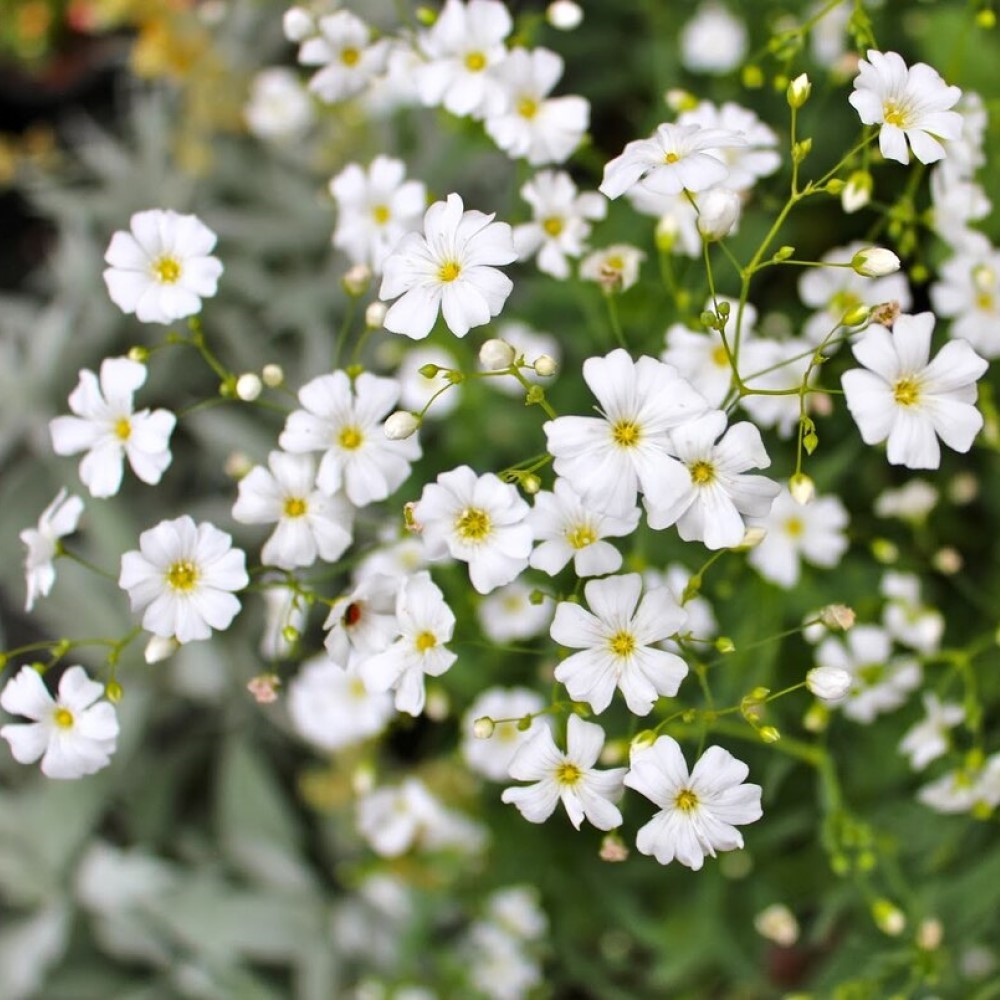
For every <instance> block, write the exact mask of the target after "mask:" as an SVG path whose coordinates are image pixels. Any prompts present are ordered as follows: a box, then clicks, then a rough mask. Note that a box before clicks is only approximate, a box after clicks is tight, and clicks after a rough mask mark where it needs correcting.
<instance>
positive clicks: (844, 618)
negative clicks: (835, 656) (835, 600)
mask: <svg viewBox="0 0 1000 1000" xmlns="http://www.w3.org/2000/svg"><path fill="white" fill-rule="evenodd" d="M854 618H855V615H854V611H853V609H851V608H849V607H848V606H847V605H846V604H828V605H827V606H826V607H825V608H823V610H822V611H821V612H820V613H819V620H820V621H821V622H822V623H823V624H824V625H825V626H826V627H827V628H828V629H830V631H831V632H837V631H840V632H846V631H847V630H848V629H849V628H853V627H854Z"/></svg>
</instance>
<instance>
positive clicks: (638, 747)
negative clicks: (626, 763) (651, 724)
mask: <svg viewBox="0 0 1000 1000" xmlns="http://www.w3.org/2000/svg"><path fill="white" fill-rule="evenodd" d="M655 742H656V733H654V732H653V730H652V729H643V730H642V732H639V733H636V734H635V736H633V737H632V742H631V743H630V744H629V752H630V753H640V752H641V751H643V750H646V749H648V748H649V747H651V746H652V745H653V744H654V743H655Z"/></svg>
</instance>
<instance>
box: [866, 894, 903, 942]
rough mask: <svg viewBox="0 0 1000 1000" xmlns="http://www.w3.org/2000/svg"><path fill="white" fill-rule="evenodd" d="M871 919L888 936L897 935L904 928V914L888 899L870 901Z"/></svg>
mask: <svg viewBox="0 0 1000 1000" xmlns="http://www.w3.org/2000/svg"><path fill="white" fill-rule="evenodd" d="M872 919H873V920H874V921H875V925H876V926H877V927H878V929H879V930H880V931H881V932H882V933H883V934H887V935H888V936H889V937H899V935H900V934H902V933H903V931H904V930H905V929H906V915H905V914H904V913H903V911H902V910H901V909H900V908H899V907H898V906H896V905H895V904H894V903H892V902H890V901H889V900H888V899H876V900H875V902H874V903H872Z"/></svg>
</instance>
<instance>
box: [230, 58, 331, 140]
mask: <svg viewBox="0 0 1000 1000" xmlns="http://www.w3.org/2000/svg"><path fill="white" fill-rule="evenodd" d="M243 117H244V119H245V120H246V123H247V127H248V128H249V129H250V131H251V132H253V134H254V135H255V136H257V137H258V138H259V139H268V140H270V141H272V142H289V141H291V140H294V139H298V138H301V137H302V136H303V135H304V134H305V132H306V131H307V130H308V129H309V126H310V125H311V124H312V122H313V117H314V115H313V105H312V100H311V99H310V97H309V94H308V93H307V92H306V90H305V88H304V87H303V86H302V84H301V83H300V82H299V78H298V75H297V74H296V73H295V72H294V71H293V70H290V69H288V67H286V66H269V67H268V68H267V69H263V70H261V71H260V72H259V73H258V74H257V75H256V76H255V77H254V78H253V80H252V81H251V83H250V100H249V101H248V102H247V105H246V107H245V108H244V109H243Z"/></svg>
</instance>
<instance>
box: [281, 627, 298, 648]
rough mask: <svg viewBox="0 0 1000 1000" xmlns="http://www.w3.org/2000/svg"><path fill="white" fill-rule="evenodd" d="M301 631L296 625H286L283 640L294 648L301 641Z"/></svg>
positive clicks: (282, 633)
mask: <svg viewBox="0 0 1000 1000" xmlns="http://www.w3.org/2000/svg"><path fill="white" fill-rule="evenodd" d="M299 635H300V633H299V630H298V629H297V628H296V627H295V626H294V625H286V626H285V627H284V628H283V629H282V630H281V638H282V639H284V640H285V642H287V643H288V644H289V645H290V646H294V645H295V643H297V642H298V641H299Z"/></svg>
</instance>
